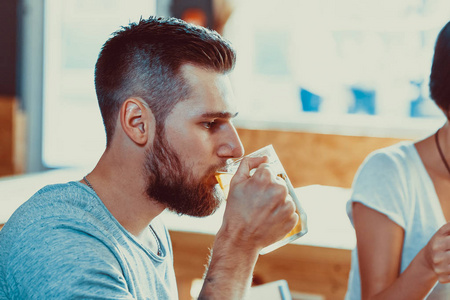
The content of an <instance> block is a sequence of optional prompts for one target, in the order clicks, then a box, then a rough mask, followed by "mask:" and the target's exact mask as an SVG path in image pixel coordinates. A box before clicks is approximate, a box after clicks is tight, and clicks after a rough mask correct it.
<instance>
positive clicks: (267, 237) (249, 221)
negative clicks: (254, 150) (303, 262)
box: [221, 157, 299, 250]
mask: <svg viewBox="0 0 450 300" xmlns="http://www.w3.org/2000/svg"><path fill="white" fill-rule="evenodd" d="M266 161H267V158H266V157H255V158H245V159H243V160H242V162H241V164H240V166H239V169H238V170H237V172H236V175H235V176H234V177H233V179H232V181H231V187H230V193H229V196H228V201H227V206H226V209H225V214H224V220H223V224H222V229H221V231H227V233H228V234H227V235H231V238H233V239H235V241H236V247H238V248H241V249H242V248H248V249H252V248H254V249H261V248H263V247H266V246H268V245H270V244H273V243H274V242H276V241H278V240H280V239H282V238H283V237H284V236H285V235H286V234H287V233H289V231H290V230H292V229H293V228H294V226H295V225H296V224H297V221H298V218H299V217H298V215H297V214H296V213H295V204H294V202H293V200H292V198H291V197H290V196H289V194H288V189H287V187H286V182H285V181H284V180H283V179H282V178H280V177H278V176H277V174H275V173H274V172H273V171H272V170H270V168H269V165H268V164H267V163H265V162H266ZM255 168H256V171H255V172H254V174H253V175H252V176H250V172H251V170H253V169H255ZM242 250H244V249H242Z"/></svg>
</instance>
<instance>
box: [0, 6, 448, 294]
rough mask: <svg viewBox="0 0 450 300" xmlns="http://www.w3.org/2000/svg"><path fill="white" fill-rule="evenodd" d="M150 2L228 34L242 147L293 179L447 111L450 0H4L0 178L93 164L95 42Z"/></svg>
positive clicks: (149, 9)
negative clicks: (442, 41) (270, 156)
mask: <svg viewBox="0 0 450 300" xmlns="http://www.w3.org/2000/svg"><path fill="white" fill-rule="evenodd" d="M150 15H161V16H176V17H179V18H183V19H185V20H186V21H188V22H192V23H196V24H199V25H202V26H206V27H209V28H212V29H215V30H217V31H218V32H219V33H221V34H223V35H224V36H225V37H226V38H227V39H228V40H230V41H231V43H232V44H233V45H234V47H235V48H236V50H237V55H238V59H237V66H236V68H235V70H234V72H233V73H232V74H231V80H232V84H233V87H234V91H235V94H236V96H237V99H238V101H239V105H240V107H239V111H240V113H239V116H238V118H237V119H236V121H235V125H236V127H237V130H238V133H239V134H240V136H241V139H242V142H243V144H244V146H245V148H246V152H247V153H250V152H252V151H253V150H255V149H258V148H260V147H262V146H265V145H267V144H273V145H274V148H275V150H276V151H277V152H278V154H279V156H280V159H281V161H282V162H283V164H284V165H285V168H286V171H287V173H288V175H289V177H290V178H291V181H292V183H293V185H294V186H295V187H302V186H309V185H316V184H318V185H326V186H333V187H340V188H344V189H348V188H350V187H351V182H352V179H353V176H354V175H355V172H356V170H357V168H358V166H359V165H360V164H361V163H362V161H363V159H364V158H365V157H366V155H367V154H368V153H370V152H371V151H373V150H375V149H378V148H381V147H384V146H388V145H391V144H394V143H396V142H398V141H400V140H407V139H420V138H424V137H426V136H428V135H431V134H433V133H434V132H435V131H436V130H437V129H438V128H439V127H440V126H441V125H442V124H443V123H444V116H443V114H442V113H441V112H440V111H439V109H438V108H437V107H436V106H435V104H434V103H433V102H432V101H431V100H430V98H429V91H428V77H429V73H430V67H431V61H432V55H433V48H434V43H435V40H436V37H437V34H438V32H439V30H440V29H441V28H442V27H443V26H444V25H445V24H446V23H447V22H448V21H449V16H450V1H448V0H395V1H392V0H379V1H368V0H340V1H334V0H315V1H307V0H282V1H267V0H258V1H257V0H240V1H237V0H234V1H233V0H1V1H0V71H1V72H0V177H2V178H3V180H7V179H9V178H12V177H11V176H13V177H20V176H23V175H26V174H35V173H36V174H40V173H41V172H44V171H48V170H54V169H64V168H71V169H73V168H75V169H92V168H93V167H94V165H95V163H96V161H97V160H98V159H99V158H100V156H101V154H102V152H103V150H104V148H105V134H104V129H103V124H102V121H101V116H100V112H99V109H98V105H97V100H96V96H95V90H94V76H93V74H94V71H93V70H94V65H95V62H96V59H97V56H98V53H99V51H100V49H101V46H102V44H103V43H104V42H105V41H106V40H107V39H108V37H109V36H110V34H111V33H112V32H114V31H116V30H117V29H119V28H120V26H123V25H126V24H128V23H129V22H135V21H138V20H139V19H140V18H141V17H142V18H146V17H148V16H150ZM4 186H5V185H4ZM3 195H4V193H3V192H2V191H1V190H0V197H2V196H3ZM5 200H6V199H5ZM0 211H1V208H0ZM344 213H345V212H344V211H342V214H343V215H344ZM0 223H1V222H0ZM175 236H176V234H175ZM179 238H181V237H179ZM347 250H348V249H347ZM347 250H346V251H347ZM193 251H194V250H193ZM327 255H328V254H327ZM332 255H341V254H339V253H338V254H336V252H333V254H332ZM342 255H344V256H343V261H344V267H342V265H338V267H339V268H341V267H342V268H343V269H339V270H336V265H334V266H332V268H334V269H333V270H334V271H336V272H338V273H340V274H341V275H340V277H339V278H340V279H339V280H340V281H339V280H337V281H333V280H335V279H333V280H332V281H330V282H328V283H329V284H328V285H327V286H328V291H329V293H328V294H327V295H340V296H336V299H340V297H341V296H342V294H343V292H345V283H346V281H345V280H346V277H345V276H346V274H347V273H346V272H347V270H348V261H349V257H348V255H349V252H348V251H347V252H345V253H344V254H342ZM321 259H322V258H320V257H319V258H318V260H321ZM266 271H267V270H266ZM268 272H269V273H270V270H268ZM324 272H327V271H324ZM342 274H343V275H342ZM289 284H292V283H291V282H289ZM181 288H182V287H181ZM319 290H320V287H319ZM328 298H330V297H328ZM299 299H300V298H299ZM302 299H303V298H302ZM304 299H306V298H304ZM308 299H322V298H308ZM330 299H333V296H331V298H330Z"/></svg>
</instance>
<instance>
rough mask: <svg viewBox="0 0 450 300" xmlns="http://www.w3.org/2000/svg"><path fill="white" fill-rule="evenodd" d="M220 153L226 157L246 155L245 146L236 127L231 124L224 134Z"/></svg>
mask: <svg viewBox="0 0 450 300" xmlns="http://www.w3.org/2000/svg"><path fill="white" fill-rule="evenodd" d="M218 155H219V156H220V157H226V158H239V157H242V156H243V155H244V146H243V145H242V142H241V139H240V138H239V135H238V133H237V131H236V128H235V127H234V126H233V125H231V124H230V127H229V128H228V130H227V132H226V133H225V135H224V136H223V139H222V144H221V145H220V147H219V150H218Z"/></svg>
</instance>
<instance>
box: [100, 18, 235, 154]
mask: <svg viewBox="0 0 450 300" xmlns="http://www.w3.org/2000/svg"><path fill="white" fill-rule="evenodd" d="M235 62H236V56H235V52H234V50H233V49H232V47H231V45H230V44H229V42H227V41H226V40H224V39H223V38H222V37H221V36H220V35H219V34H218V33H217V32H215V31H212V30H209V29H206V28H203V27H200V26H196V25H192V24H188V23H186V22H184V21H182V20H179V19H175V18H162V17H150V18H149V19H141V20H140V21H139V22H138V23H131V24H129V25H128V26H126V27H122V28H121V29H120V30H118V31H116V32H115V33H113V35H112V37H111V38H110V39H109V40H108V41H107V42H106V43H105V44H104V45H103V47H102V50H101V51H100V54H99V57H98V60H97V63H96V66H95V89H96V93H97V98H98V103H99V107H100V111H101V114H102V118H103V123H104V125H105V130H106V141H107V142H106V145H107V147H108V146H109V145H110V143H111V140H112V137H113V135H114V130H115V124H116V117H117V114H118V112H119V110H120V106H121V105H122V103H123V102H124V101H125V100H126V99H127V98H129V97H141V98H142V99H144V100H145V101H146V102H147V104H148V105H149V107H150V108H151V109H152V112H153V114H154V115H155V119H156V128H157V130H158V129H159V130H163V128H164V121H165V119H166V117H167V115H168V114H169V113H170V111H171V110H172V108H173V107H174V106H175V104H177V103H178V102H179V101H181V100H183V99H184V98H185V97H186V95H188V93H189V90H188V86H187V85H186V84H185V82H184V80H183V78H182V76H181V74H180V72H179V70H180V67H181V66H182V65H183V64H186V63H191V64H194V65H197V66H200V67H203V68H207V69H211V70H213V71H216V72H220V73H227V72H229V71H230V70H232V69H233V67H234V65H235Z"/></svg>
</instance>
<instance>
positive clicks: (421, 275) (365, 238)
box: [353, 202, 450, 300]
mask: <svg viewBox="0 0 450 300" xmlns="http://www.w3.org/2000/svg"><path fill="white" fill-rule="evenodd" d="M353 223H354V227H355V231H356V238H357V249H358V259H359V267H360V277H361V293H362V299H396V300H399V299H423V298H424V297H425V296H426V295H427V294H428V293H429V291H430V290H431V289H432V288H433V286H434V285H435V283H436V281H437V279H438V277H437V275H436V273H435V271H434V270H433V266H432V262H431V261H432V260H433V258H432V257H435V256H436V255H438V252H439V251H436V249H435V250H432V246H430V244H432V245H434V244H435V243H434V242H433V240H438V236H439V237H441V236H442V237H445V236H444V235H443V234H439V232H438V233H437V234H436V235H435V237H433V238H432V240H431V241H430V243H429V244H428V245H427V246H426V247H424V249H422V250H421V251H420V252H419V253H418V255H417V256H416V257H415V258H414V259H413V261H412V262H411V264H410V265H409V266H408V268H407V269H406V270H405V271H404V272H403V273H401V274H400V265H401V253H402V247H403V240H404V234H405V233H404V230H403V228H402V227H400V226H399V225H397V224H396V223H394V222H393V221H391V220H390V219H389V218H388V217H386V216H385V215H383V214H381V213H379V212H377V211H375V210H373V209H370V208H368V207H367V206H365V205H363V204H361V203H357V202H356V203H353ZM446 237H447V238H448V235H446ZM439 240H440V238H439ZM449 245H450V244H449ZM448 249H450V248H448ZM441 255H443V256H446V255H447V256H448V253H445V252H443V251H441ZM447 268H448V267H447ZM444 272H445V271H444Z"/></svg>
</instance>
